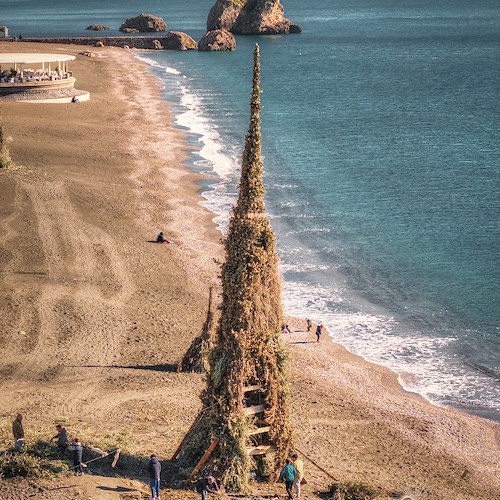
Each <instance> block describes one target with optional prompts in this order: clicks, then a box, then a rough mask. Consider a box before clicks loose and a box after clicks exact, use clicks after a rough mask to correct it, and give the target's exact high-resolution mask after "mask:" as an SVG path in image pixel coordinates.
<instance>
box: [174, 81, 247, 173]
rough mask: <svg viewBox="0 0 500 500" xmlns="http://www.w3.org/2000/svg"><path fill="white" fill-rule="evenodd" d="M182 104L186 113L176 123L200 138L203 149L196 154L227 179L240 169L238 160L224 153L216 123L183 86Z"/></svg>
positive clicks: (179, 116) (199, 99) (200, 102)
mask: <svg viewBox="0 0 500 500" xmlns="http://www.w3.org/2000/svg"><path fill="white" fill-rule="evenodd" d="M180 104H181V108H184V109H185V111H183V112H181V113H178V114H177V116H176V118H175V121H176V123H177V124H178V125H180V126H182V127H185V128H187V129H188V130H189V131H190V132H191V133H193V134H196V135H198V136H199V139H198V140H199V142H200V144H201V147H200V150H199V151H197V152H195V154H198V155H199V156H201V157H202V158H203V159H205V160H208V161H209V162H210V163H211V166H212V169H213V170H214V171H215V172H216V173H217V174H218V175H219V176H220V177H222V178H227V177H229V176H230V175H231V174H234V172H235V171H237V170H238V169H239V162H238V159H237V158H236V157H235V156H231V155H228V154H225V153H224V152H223V150H224V143H223V141H222V139H221V136H220V134H219V132H218V129H217V126H216V125H215V123H214V122H213V121H211V120H210V119H208V118H207V117H206V116H205V115H204V113H203V106H202V101H201V98H200V97H199V96H198V95H196V94H194V93H193V92H192V91H191V90H190V89H189V87H187V86H186V85H182V84H181V85H180Z"/></svg>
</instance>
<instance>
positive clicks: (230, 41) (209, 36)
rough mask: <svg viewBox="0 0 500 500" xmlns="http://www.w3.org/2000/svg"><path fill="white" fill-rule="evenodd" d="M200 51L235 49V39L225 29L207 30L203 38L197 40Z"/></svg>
mask: <svg viewBox="0 0 500 500" xmlns="http://www.w3.org/2000/svg"><path fill="white" fill-rule="evenodd" d="M198 50H200V51H203V52H204V51H210V50H213V51H222V50H236V39H235V38H234V35H233V34H232V33H230V32H229V31H227V30H223V29H220V30H212V31H207V32H206V33H205V34H204V35H203V38H202V39H201V40H200V41H199V42H198Z"/></svg>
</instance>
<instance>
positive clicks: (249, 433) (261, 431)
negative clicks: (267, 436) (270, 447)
mask: <svg viewBox="0 0 500 500" xmlns="http://www.w3.org/2000/svg"><path fill="white" fill-rule="evenodd" d="M270 430H271V426H270V425H266V426H265V427H257V428H256V429H251V430H249V431H247V432H246V433H245V435H246V436H256V435H257V434H264V433H265V432H269V431H270Z"/></svg>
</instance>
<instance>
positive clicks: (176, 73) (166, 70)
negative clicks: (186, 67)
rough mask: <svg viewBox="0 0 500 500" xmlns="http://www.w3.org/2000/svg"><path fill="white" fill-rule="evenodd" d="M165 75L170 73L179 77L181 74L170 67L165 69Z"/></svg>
mask: <svg viewBox="0 0 500 500" xmlns="http://www.w3.org/2000/svg"><path fill="white" fill-rule="evenodd" d="M165 73H170V74H171V75H180V74H181V72H180V71H179V70H178V69H175V68H171V67H170V66H167V67H166V68H165Z"/></svg>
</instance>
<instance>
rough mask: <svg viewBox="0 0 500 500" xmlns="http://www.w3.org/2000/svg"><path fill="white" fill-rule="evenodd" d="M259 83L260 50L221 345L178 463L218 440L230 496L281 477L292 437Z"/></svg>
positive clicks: (215, 456) (226, 267) (226, 268)
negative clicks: (258, 478)
mask: <svg viewBox="0 0 500 500" xmlns="http://www.w3.org/2000/svg"><path fill="white" fill-rule="evenodd" d="M259 84H260V59H259V46H258V45H256V48H255V53H254V67H253V86H252V96H251V102H250V126H249V129H248V133H247V136H246V139H245V148H244V151H243V163H242V171H241V179H240V190H239V197H238V201H237V204H236V207H235V208H234V210H233V214H232V217H231V220H230V224H229V233H228V236H227V239H226V240H225V250H226V261H225V263H224V264H223V266H222V305H221V316H220V320H219V324H218V328H217V335H216V346H215V348H214V349H213V351H212V354H211V356H210V367H211V369H210V373H209V376H208V379H207V388H206V390H205V392H204V394H203V409H202V412H201V415H200V416H199V419H198V420H197V424H196V425H195V426H194V428H193V429H192V430H191V431H190V433H189V435H188V436H187V440H186V446H185V447H184V449H183V452H182V453H181V460H182V461H183V462H184V463H185V464H186V465H187V464H191V466H192V464H194V463H196V462H197V461H198V460H199V458H200V457H201V456H202V455H203V452H204V451H205V450H206V449H207V448H208V446H209V445H210V444H211V443H215V442H217V445H216V446H215V447H214V451H213V453H212V455H211V459H210V460H209V461H208V462H207V464H206V465H205V468H206V469H207V470H210V471H211V472H212V473H215V474H218V475H219V476H220V477H221V478H222V481H223V482H224V484H225V485H226V487H227V488H229V489H230V490H233V491H244V490H245V489H247V486H248V480H249V477H250V472H251V470H257V472H258V473H261V474H263V475H272V474H273V473H274V472H276V470H277V469H278V467H279V466H280V464H282V463H283V460H284V459H285V458H286V456H287V454H288V452H289V448H290V446H291V437H292V433H291V427H290V424H289V415H288V406H287V388H286V387H287V381H286V375H285V370H284V362H285V350H284V347H283V345H282V343H281V339H280V331H281V324H282V306H281V278H280V274H279V270H278V258H277V255H276V251H275V236H274V232H273V230H272V229H271V226H270V224H269V221H268V219H267V217H266V215H265V210H264V185H263V179H262V177H263V175H262V174H263V164H262V155H261V132H260V92H261V91H260V86H259Z"/></svg>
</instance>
